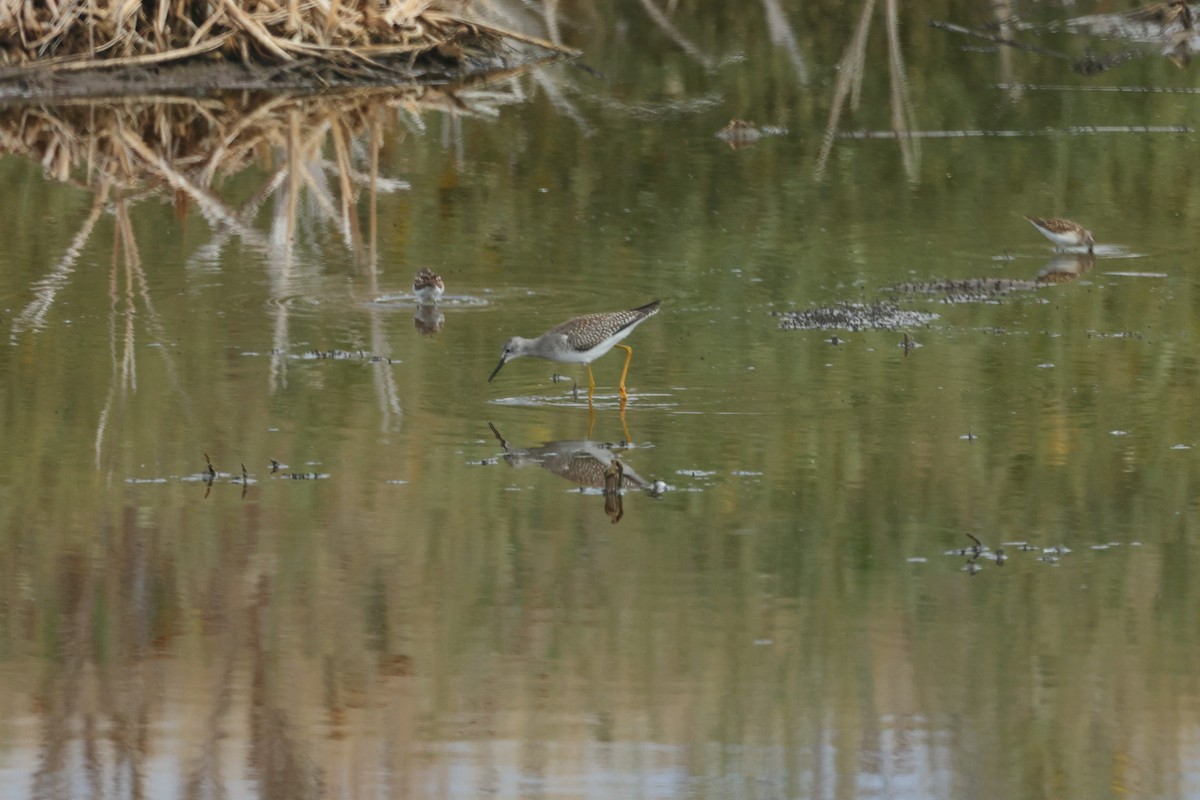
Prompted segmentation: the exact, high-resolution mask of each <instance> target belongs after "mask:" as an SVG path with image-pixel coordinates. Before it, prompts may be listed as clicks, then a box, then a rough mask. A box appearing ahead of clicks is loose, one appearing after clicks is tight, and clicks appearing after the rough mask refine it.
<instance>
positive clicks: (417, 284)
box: [413, 267, 446, 305]
mask: <svg viewBox="0 0 1200 800" xmlns="http://www.w3.org/2000/svg"><path fill="white" fill-rule="evenodd" d="M444 291H446V284H444V283H442V276H441V275H438V274H437V273H436V272H434V271H433V270H431V269H430V268H429V267H422V268H421V270H420V272H418V273H417V274H416V276H415V277H414V278H413V294H415V295H416V296H417V302H418V303H420V304H421V305H431V304H433V303H436V302H437V301H438V298H439V297H441V296H442V292H444Z"/></svg>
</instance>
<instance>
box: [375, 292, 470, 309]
mask: <svg viewBox="0 0 1200 800" xmlns="http://www.w3.org/2000/svg"><path fill="white" fill-rule="evenodd" d="M367 305H368V306H370V307H372V308H384V309H388V310H398V311H408V310H410V309H412V308H415V307H416V306H417V296H416V295H414V294H413V293H412V292H401V293H399V294H381V295H380V296H379V297H376V298H375V299H374V300H370V301H368V302H367ZM491 305H493V302H492V300H490V299H489V298H486V297H476V296H474V295H469V294H446V295H442V296H441V298H439V299H438V301H437V306H436V308H439V309H464V310H465V309H477V308H487V307H488V306H491Z"/></svg>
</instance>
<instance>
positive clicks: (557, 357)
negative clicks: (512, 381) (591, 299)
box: [488, 300, 662, 406]
mask: <svg viewBox="0 0 1200 800" xmlns="http://www.w3.org/2000/svg"><path fill="white" fill-rule="evenodd" d="M661 304H662V303H661V301H659V300H655V301H654V302H653V303H647V304H646V305H644V306H641V307H640V308H634V309H630V310H629V311H607V312H604V313H600V314H584V315H583V316H582V317H575V318H574V319H569V320H567V321H566V322H564V323H562V324H561V325H555V326H554V327H553V328H551V329H550V330H548V331H546V332H545V333H543V334H542V335H541V336H539V337H537V338H536V339H525V338H522V337H520V336H514V337H513V338H511V339H509V340H508V341H507V342H506V343H505V345H504V349H503V350H501V351H500V363H499V364H497V365H496V368H495V369H494V370H492V374H491V375H490V376H488V383H491V382H492V378H494V377H496V373H498V372H499V371H500V369H501V368H502V367H503V366H504V365H505V364H507V363H508V362H509V361H512V360H513V359H514V358H521V357H522V356H537V357H538V358H545V359H549V360H550V361H557V362H559V363H560V364H583V365H585V366H586V367H587V373H588V405H589V406H590V405H591V403H592V395H593V394H594V393H595V391H596V379H595V378H593V377H592V362H593V361H595V360H596V359H597V358H600V356H602V355H604V354H605V353H607V352H608V351H609V350H612V349H613V348H614V347H620V348H621V349H622V350H624V351H625V368H624V369H622V370H621V383H620V384H619V386H618V389H619V391H620V393H621V401H622V402H624V401H625V400H627V399H629V395H628V394H627V393H626V391H625V375H626V374H627V373H628V372H629V360H630V359H632V358H633V348H632V347H630V346H629V345H625V344H618V343H619V342H620V341H621V340H622V339H624V338H625V337H626V336H628V335H629V334H631V333H633V329H634V328H636V327H637V326H638V325H639V324H641V323H642V322H644V321H645V320H647V319H649V318H650V317H653V316H654V315H655V314H657V313H658V307H659V306H660V305H661Z"/></svg>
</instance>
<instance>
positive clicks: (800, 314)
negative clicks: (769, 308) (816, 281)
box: [772, 303, 938, 331]
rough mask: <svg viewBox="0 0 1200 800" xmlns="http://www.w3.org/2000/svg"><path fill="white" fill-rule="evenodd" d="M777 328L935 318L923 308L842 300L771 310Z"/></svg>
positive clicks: (882, 326)
mask: <svg viewBox="0 0 1200 800" xmlns="http://www.w3.org/2000/svg"><path fill="white" fill-rule="evenodd" d="M772 316H778V317H780V318H781V319H780V320H779V328H780V330H785V331H801V330H820V329H828V328H840V329H843V330H849V331H862V330H898V329H900V328H916V327H919V326H922V325H928V324H929V323H931V322H933V321H934V320H936V319H937V318H938V315H937V314H933V313H929V312H925V311H910V310H905V309H901V308H900V307H898V306H895V305H892V304H891V303H870V304H862V303H841V304H839V305H836V306H827V307H823V308H809V309H805V310H803V311H783V312H772Z"/></svg>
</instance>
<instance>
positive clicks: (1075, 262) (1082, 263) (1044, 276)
mask: <svg viewBox="0 0 1200 800" xmlns="http://www.w3.org/2000/svg"><path fill="white" fill-rule="evenodd" d="M1095 263H1096V257H1095V256H1093V255H1092V254H1091V253H1090V252H1089V253H1067V254H1064V255H1057V256H1055V257H1054V258H1052V259H1050V263H1049V264H1047V265H1046V266H1044V267H1042V271H1041V272H1039V273H1038V274H1037V275H1035V276H1034V278H1033V279H1034V280H1035V281H1037V282H1038V283H1066V282H1067V281H1073V280H1075V279H1076V278H1078V277H1079V276H1080V275H1082V274H1084V273H1085V272H1090V271H1091V269H1092V267H1093V266H1094V265H1095Z"/></svg>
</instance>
